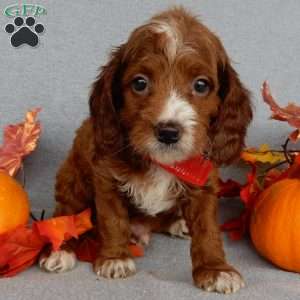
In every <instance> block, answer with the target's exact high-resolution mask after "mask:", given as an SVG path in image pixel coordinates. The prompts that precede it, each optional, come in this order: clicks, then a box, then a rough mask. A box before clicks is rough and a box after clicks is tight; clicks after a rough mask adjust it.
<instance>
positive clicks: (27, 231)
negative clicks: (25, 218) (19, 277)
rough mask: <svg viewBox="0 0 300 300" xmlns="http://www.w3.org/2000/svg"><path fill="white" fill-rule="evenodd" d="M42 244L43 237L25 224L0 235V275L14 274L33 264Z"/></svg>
mask: <svg viewBox="0 0 300 300" xmlns="http://www.w3.org/2000/svg"><path fill="white" fill-rule="evenodd" d="M44 245H45V241H44V239H43V238H42V237H40V236H39V235H38V234H37V233H36V232H34V231H32V229H31V228H28V227H26V226H20V227H18V228H16V229H15V230H13V231H10V232H7V233H5V234H2V235H0V277H11V276H14V275H16V274H17V273H19V272H21V271H23V270H25V269H27V268H28V267H29V266H31V265H32V264H34V263H35V261H36V259H37V257H38V255H39V253H40V251H41V250H42V248H43V247H44Z"/></svg>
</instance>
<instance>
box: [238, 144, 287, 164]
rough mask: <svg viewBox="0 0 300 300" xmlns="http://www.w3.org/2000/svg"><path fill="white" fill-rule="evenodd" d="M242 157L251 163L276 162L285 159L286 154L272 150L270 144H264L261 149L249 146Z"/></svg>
mask: <svg viewBox="0 0 300 300" xmlns="http://www.w3.org/2000/svg"><path fill="white" fill-rule="evenodd" d="M241 158H242V159H243V160H245V161H248V162H250V163H256V162H261V163H270V164H275V163H279V162H282V161H285V160H286V159H285V156H284V154H283V153H281V152H275V151H273V152H272V151H271V150H270V148H269V146H268V144H262V145H261V146H260V147H259V149H258V150H257V149H256V148H248V149H246V150H244V151H243V152H242V154H241Z"/></svg>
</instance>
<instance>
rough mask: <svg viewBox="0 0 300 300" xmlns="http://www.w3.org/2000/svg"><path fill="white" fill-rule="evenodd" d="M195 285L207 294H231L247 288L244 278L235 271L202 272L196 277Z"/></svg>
mask: <svg viewBox="0 0 300 300" xmlns="http://www.w3.org/2000/svg"><path fill="white" fill-rule="evenodd" d="M194 280H195V284H196V285H197V286H198V287H200V288H202V289H203V290H205V291H207V292H217V293H222V294H231V293H235V292H237V291H238V290H239V289H240V288H242V287H244V286H245V282H244V280H243V278H242V276H241V275H240V274H239V273H238V272H237V271H235V270H234V269H232V270H226V271H220V270H201V271H199V272H197V274H195V275H194Z"/></svg>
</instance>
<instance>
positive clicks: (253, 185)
mask: <svg viewBox="0 0 300 300" xmlns="http://www.w3.org/2000/svg"><path fill="white" fill-rule="evenodd" d="M256 171H257V170H256V165H254V164H251V171H250V172H249V173H248V174H247V182H246V183H245V184H244V185H243V186H241V189H240V198H241V200H242V202H243V203H244V205H245V208H244V210H243V212H242V213H241V214H240V216H239V217H237V218H234V219H232V220H229V221H227V222H225V223H224V224H223V225H222V226H221V229H222V230H224V231H229V237H230V238H231V239H232V240H240V239H241V238H242V237H243V236H244V234H245V233H247V232H248V229H249V223H250V216H251V213H252V210H253V207H254V205H255V203H256V201H257V199H258V195H259V194H260V192H261V189H260V186H259V184H258V181H257V176H256Z"/></svg>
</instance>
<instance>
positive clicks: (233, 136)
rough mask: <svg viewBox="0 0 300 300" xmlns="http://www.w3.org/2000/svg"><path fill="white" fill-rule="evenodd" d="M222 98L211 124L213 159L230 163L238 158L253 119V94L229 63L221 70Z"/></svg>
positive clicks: (219, 162)
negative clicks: (251, 96)
mask: <svg viewBox="0 0 300 300" xmlns="http://www.w3.org/2000/svg"><path fill="white" fill-rule="evenodd" d="M218 75H219V82H220V89H219V97H220V98H221V101H222V103H221V104H220V107H219V112H218V115H217V117H216V119H215V120H214V122H213V123H212V125H211V128H210V138H211V142H212V152H211V156H212V160H213V161H214V162H215V163H216V164H218V165H222V164H230V163H231V162H233V161H234V160H235V159H238V158H239V155H240V152H241V149H242V148H243V146H244V139H245V136H246V131H247V127H248V125H249V123H250V121H251V119H252V109H251V102H250V92H249V91H248V90H247V89H246V88H245V87H244V86H243V85H242V83H241V82H240V80H239V77H238V75H237V73H236V71H235V70H234V69H233V68H232V66H231V65H230V63H229V60H228V59H226V63H225V66H224V64H223V65H222V66H220V68H219V74H218Z"/></svg>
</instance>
